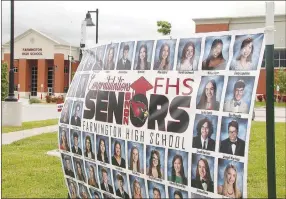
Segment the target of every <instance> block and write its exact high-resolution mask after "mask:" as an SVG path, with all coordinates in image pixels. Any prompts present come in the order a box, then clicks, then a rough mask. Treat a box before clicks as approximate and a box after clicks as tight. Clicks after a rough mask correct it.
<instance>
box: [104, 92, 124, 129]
mask: <svg viewBox="0 0 286 199" xmlns="http://www.w3.org/2000/svg"><path fill="white" fill-rule="evenodd" d="M123 101H124V93H123V92H119V93H118V101H117V100H116V95H115V92H114V91H110V92H109V100H108V102H109V104H108V119H107V122H108V123H113V114H114V117H115V121H116V124H122V117H123Z"/></svg>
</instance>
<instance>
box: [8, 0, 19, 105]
mask: <svg viewBox="0 0 286 199" xmlns="http://www.w3.org/2000/svg"><path fill="white" fill-rule="evenodd" d="M10 36H11V41H10V71H9V95H8V97H7V98H6V99H5V101H6V102H17V101H18V99H17V98H15V94H14V0H11V34H10Z"/></svg>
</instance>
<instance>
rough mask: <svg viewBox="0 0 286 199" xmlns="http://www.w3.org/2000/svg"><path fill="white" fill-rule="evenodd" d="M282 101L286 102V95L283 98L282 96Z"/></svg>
mask: <svg viewBox="0 0 286 199" xmlns="http://www.w3.org/2000/svg"><path fill="white" fill-rule="evenodd" d="M282 102H284V103H285V102H286V95H285V96H283V98H282Z"/></svg>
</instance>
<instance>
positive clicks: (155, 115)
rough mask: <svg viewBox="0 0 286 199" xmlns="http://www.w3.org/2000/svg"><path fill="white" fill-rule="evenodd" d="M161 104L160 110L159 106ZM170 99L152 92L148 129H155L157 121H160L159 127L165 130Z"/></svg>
mask: <svg viewBox="0 0 286 199" xmlns="http://www.w3.org/2000/svg"><path fill="white" fill-rule="evenodd" d="M158 105H159V106H161V108H160V109H159V110H158V109H157V106H158ZM168 107H169V100H168V98H167V97H166V96H164V95H156V94H151V96H150V107H149V118H148V129H153V130H155V122H156V121H157V122H158V129H159V130H160V131H165V130H166V129H165V117H166V116H167V113H168Z"/></svg>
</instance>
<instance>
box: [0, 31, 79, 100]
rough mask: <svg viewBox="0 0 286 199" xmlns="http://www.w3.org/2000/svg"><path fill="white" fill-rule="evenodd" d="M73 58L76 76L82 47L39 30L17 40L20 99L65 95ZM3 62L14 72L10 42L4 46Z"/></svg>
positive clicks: (15, 54)
mask: <svg viewBox="0 0 286 199" xmlns="http://www.w3.org/2000/svg"><path fill="white" fill-rule="evenodd" d="M70 56H72V57H73V59H74V61H72V64H71V74H72V73H73V72H75V71H76V68H77V67H78V65H79V61H78V60H79V47H75V46H70V44H69V43H68V42H66V41H64V40H62V39H60V38H57V37H55V36H54V35H51V34H49V33H43V32H40V31H38V30H35V29H29V30H27V31H26V32H24V33H23V34H21V35H19V36H17V37H15V42H14V67H15V68H14V85H15V91H17V92H18V93H19V95H20V97H29V96H30V97H38V98H39V97H40V96H42V97H43V98H44V97H45V96H46V95H55V96H59V95H64V96H65V94H66V93H67V90H68V86H69V85H68V83H69V60H72V58H71V57H70ZM3 62H7V63H8V69H10V41H9V42H7V43H5V44H4V45H2V63H3ZM17 92H15V94H18V93H17Z"/></svg>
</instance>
